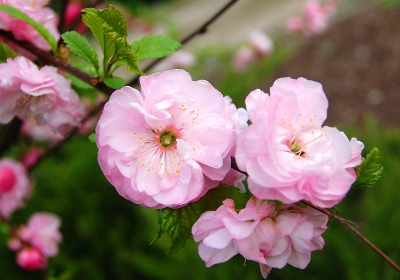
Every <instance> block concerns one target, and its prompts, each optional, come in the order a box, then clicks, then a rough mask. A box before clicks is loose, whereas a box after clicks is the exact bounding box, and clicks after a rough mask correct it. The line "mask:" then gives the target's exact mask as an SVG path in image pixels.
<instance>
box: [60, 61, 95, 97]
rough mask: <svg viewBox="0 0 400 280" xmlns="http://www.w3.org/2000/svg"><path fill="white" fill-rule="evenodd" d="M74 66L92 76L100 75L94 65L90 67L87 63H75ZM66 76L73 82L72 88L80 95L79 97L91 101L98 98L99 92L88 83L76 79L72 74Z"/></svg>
mask: <svg viewBox="0 0 400 280" xmlns="http://www.w3.org/2000/svg"><path fill="white" fill-rule="evenodd" d="M73 66H75V67H76V68H79V69H80V70H82V71H83V72H86V73H88V74H89V75H91V76H96V75H98V73H97V71H96V69H94V66H93V65H91V64H90V65H89V64H86V63H73ZM65 76H66V77H67V78H68V79H69V80H71V84H72V87H73V88H74V90H75V91H76V92H77V93H78V94H79V96H85V97H87V98H89V99H91V100H94V99H95V98H96V96H97V90H96V89H95V88H94V87H93V86H91V85H90V84H88V83H85V82H84V81H82V80H81V79H79V78H77V77H75V76H74V75H72V74H70V73H66V74H65Z"/></svg>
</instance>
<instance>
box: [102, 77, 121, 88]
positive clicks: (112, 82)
mask: <svg viewBox="0 0 400 280" xmlns="http://www.w3.org/2000/svg"><path fill="white" fill-rule="evenodd" d="M103 82H104V83H105V84H106V85H107V86H109V87H110V88H113V89H120V88H122V87H123V86H124V85H125V80H124V79H122V78H119V77H112V78H104V80H103Z"/></svg>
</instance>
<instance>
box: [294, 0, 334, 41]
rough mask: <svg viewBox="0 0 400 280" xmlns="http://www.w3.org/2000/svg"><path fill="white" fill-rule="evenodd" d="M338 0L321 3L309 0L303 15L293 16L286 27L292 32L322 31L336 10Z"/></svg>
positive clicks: (315, 32) (311, 33) (311, 32)
mask: <svg viewBox="0 0 400 280" xmlns="http://www.w3.org/2000/svg"><path fill="white" fill-rule="evenodd" d="M336 5H337V1H336V0H331V1H328V2H327V3H324V4H322V3H320V2H318V1H316V0H309V1H307V2H306V4H305V5H304V8H303V12H302V15H301V16H296V17H292V18H290V19H289V20H288V22H287V23H286V29H287V30H288V31H289V32H291V33H295V32H301V33H304V34H305V35H307V36H309V35H315V34H320V33H322V32H323V31H324V30H325V29H326V28H327V26H328V21H329V19H330V18H331V17H332V15H333V14H334V13H335V11H336Z"/></svg>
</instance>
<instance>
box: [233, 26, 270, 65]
mask: <svg viewBox="0 0 400 280" xmlns="http://www.w3.org/2000/svg"><path fill="white" fill-rule="evenodd" d="M273 51H274V44H273V41H272V40H271V38H269V37H268V36H267V35H266V34H264V33H263V32H262V31H260V30H253V31H252V32H251V33H250V34H249V37H248V39H247V43H246V45H244V46H242V47H241V48H239V50H238V51H237V53H236V55H235V57H234V58H233V65H234V67H235V69H236V70H237V71H239V72H243V71H245V70H246V69H247V67H248V66H249V65H250V64H253V63H255V62H256V61H257V60H258V59H259V58H260V57H263V56H267V55H270V54H271V53H272V52H273Z"/></svg>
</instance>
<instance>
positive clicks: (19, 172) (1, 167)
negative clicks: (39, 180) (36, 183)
mask: <svg viewBox="0 0 400 280" xmlns="http://www.w3.org/2000/svg"><path fill="white" fill-rule="evenodd" d="M31 188H32V186H31V183H30V181H29V178H28V174H27V172H26V169H25V167H24V166H23V165H22V164H21V163H19V162H16V161H14V160H11V159H2V160H0V214H1V215H2V216H4V217H8V216H10V215H11V214H12V212H14V211H15V210H16V209H18V208H21V207H22V206H23V205H24V204H23V200H24V199H26V198H28V197H29V196H30V193H31Z"/></svg>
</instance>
